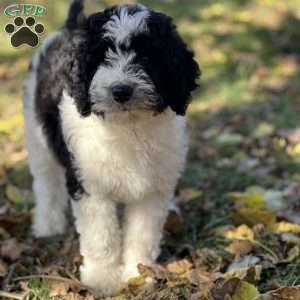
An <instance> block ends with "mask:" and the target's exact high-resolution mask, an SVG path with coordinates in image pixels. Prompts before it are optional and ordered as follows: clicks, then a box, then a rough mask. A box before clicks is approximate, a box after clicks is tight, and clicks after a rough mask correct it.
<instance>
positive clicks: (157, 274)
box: [138, 264, 166, 280]
mask: <svg viewBox="0 0 300 300" xmlns="http://www.w3.org/2000/svg"><path fill="white" fill-rule="evenodd" d="M138 270H139V272H140V274H141V275H143V276H145V277H150V278H152V279H156V280H160V279H163V278H164V277H165V271H166V270H165V269H164V268H163V267H162V266H160V265H153V266H151V267H150V266H145V265H142V264H139V265H138Z"/></svg>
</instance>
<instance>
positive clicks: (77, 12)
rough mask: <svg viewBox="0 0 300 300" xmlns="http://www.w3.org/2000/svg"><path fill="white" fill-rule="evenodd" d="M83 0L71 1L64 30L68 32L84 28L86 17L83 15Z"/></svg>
mask: <svg viewBox="0 0 300 300" xmlns="http://www.w3.org/2000/svg"><path fill="white" fill-rule="evenodd" d="M83 9H84V0H71V4H70V8H69V13H68V17H67V20H66V23H65V28H66V29H68V30H76V29H80V28H82V27H83V26H84V24H85V21H86V17H85V15H84V13H83Z"/></svg>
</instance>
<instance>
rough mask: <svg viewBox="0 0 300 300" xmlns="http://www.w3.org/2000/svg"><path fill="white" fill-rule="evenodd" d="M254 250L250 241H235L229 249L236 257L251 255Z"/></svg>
mask: <svg viewBox="0 0 300 300" xmlns="http://www.w3.org/2000/svg"><path fill="white" fill-rule="evenodd" d="M252 250H253V244H252V243H251V242H250V241H249V240H236V241H233V242H232V243H231V244H230V245H229V246H228V247H227V248H226V251H228V252H229V253H231V254H234V255H236V256H243V255H246V254H248V253H250V252H251V251H252Z"/></svg>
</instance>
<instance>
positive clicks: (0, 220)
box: [0, 212, 31, 233]
mask: <svg viewBox="0 0 300 300" xmlns="http://www.w3.org/2000/svg"><path fill="white" fill-rule="evenodd" d="M30 218H31V213H30V212H26V213H21V214H19V213H18V214H10V215H0V227H2V228H4V229H5V230H6V231H8V232H9V233H13V232H14V231H15V230H16V228H17V227H18V226H19V225H22V224H23V223H25V222H28V221H29V220H30Z"/></svg>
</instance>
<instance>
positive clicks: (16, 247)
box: [0, 238, 28, 261]
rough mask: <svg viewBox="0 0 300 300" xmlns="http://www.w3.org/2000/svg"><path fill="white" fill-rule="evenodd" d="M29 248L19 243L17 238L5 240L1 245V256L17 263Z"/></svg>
mask: <svg viewBox="0 0 300 300" xmlns="http://www.w3.org/2000/svg"><path fill="white" fill-rule="evenodd" d="M27 248H28V247H27V246H26V245H25V244H22V243H20V242H18V241H17V239H15V238H12V239H9V240H5V241H4V242H2V244H1V248H0V256H1V257H4V258H9V259H10V260H12V261H15V260H17V259H19V258H20V257H21V255H22V253H23V252H24V251H25V250H26V249H27Z"/></svg>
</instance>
